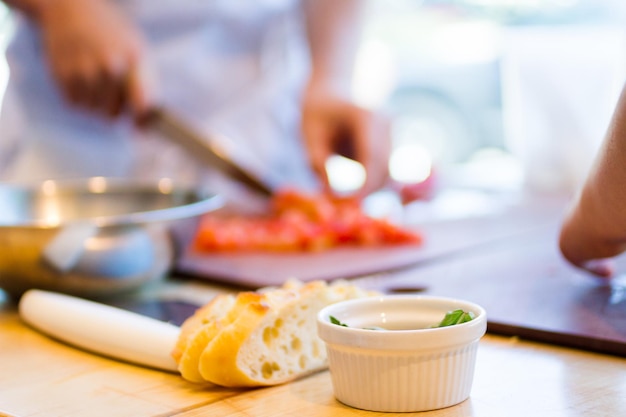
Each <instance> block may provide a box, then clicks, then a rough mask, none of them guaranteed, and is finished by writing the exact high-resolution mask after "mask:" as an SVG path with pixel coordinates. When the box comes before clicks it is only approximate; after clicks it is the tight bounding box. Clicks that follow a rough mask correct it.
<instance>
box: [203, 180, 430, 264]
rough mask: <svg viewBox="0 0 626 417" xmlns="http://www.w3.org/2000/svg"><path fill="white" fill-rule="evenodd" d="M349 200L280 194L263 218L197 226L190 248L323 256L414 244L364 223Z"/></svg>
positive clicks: (415, 239)
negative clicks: (349, 248)
mask: <svg viewBox="0 0 626 417" xmlns="http://www.w3.org/2000/svg"><path fill="white" fill-rule="evenodd" d="M359 203H360V202H359V201H358V200H356V199H354V198H337V197H332V196H328V195H310V194H304V193H301V192H297V191H294V190H284V191H281V192H279V193H277V194H276V195H275V196H274V197H273V199H272V204H271V207H272V211H271V213H270V214H269V215H268V216H266V217H243V216H234V217H219V216H217V215H213V214H208V215H206V216H205V217H204V218H203V219H202V222H201V223H200V227H199V230H198V233H197V236H196V241H195V243H196V247H197V248H198V249H200V250H204V251H250V250H256V251H272V252H287V251H310V252H312V251H323V250H327V249H330V248H333V247H337V246H343V245H356V246H380V245H398V244H420V243H421V242H422V237H421V235H420V234H419V233H417V232H415V231H410V230H407V229H403V228H401V227H398V226H396V225H394V224H392V223H390V222H388V221H385V220H380V219H374V218H371V217H368V216H367V215H366V214H365V213H364V212H363V211H362V210H361V207H360V204H359Z"/></svg>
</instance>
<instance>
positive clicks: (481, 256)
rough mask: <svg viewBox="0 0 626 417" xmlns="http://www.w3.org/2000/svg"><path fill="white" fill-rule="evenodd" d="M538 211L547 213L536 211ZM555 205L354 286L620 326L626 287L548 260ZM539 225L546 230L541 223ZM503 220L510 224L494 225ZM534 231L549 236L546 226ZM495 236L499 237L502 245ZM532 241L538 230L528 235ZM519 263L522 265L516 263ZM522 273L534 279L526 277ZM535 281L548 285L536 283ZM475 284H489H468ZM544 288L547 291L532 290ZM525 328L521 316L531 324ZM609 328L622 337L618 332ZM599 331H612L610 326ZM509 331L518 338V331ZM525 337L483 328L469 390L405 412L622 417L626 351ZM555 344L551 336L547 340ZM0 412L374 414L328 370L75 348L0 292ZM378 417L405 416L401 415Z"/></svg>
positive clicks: (478, 226) (177, 294)
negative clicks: (168, 359) (276, 374)
mask: <svg viewBox="0 0 626 417" xmlns="http://www.w3.org/2000/svg"><path fill="white" fill-rule="evenodd" d="M530 207H534V208H535V209H536V208H537V207H538V206H537V205H536V204H532V205H530ZM540 211H541V213H543V214H545V213H548V211H547V210H545V209H541V210H540ZM560 212H561V206H559V205H557V206H555V207H554V209H552V210H551V211H550V213H549V215H548V216H547V219H548V220H550V221H548V222H543V221H540V220H542V219H546V217H545V216H543V217H542V216H540V217H537V216H534V215H533V216H529V215H528V214H529V213H531V214H532V211H529V210H528V209H525V210H524V216H525V218H526V219H527V220H524V221H523V222H522V221H519V219H520V217H519V216H518V217H514V216H512V215H511V214H510V212H507V213H504V212H503V213H502V214H501V215H499V217H498V216H495V215H493V214H491V215H490V216H492V217H491V219H492V220H493V221H489V220H488V221H487V223H488V224H490V225H491V227H490V228H491V229H493V230H494V231H497V232H498V233H497V235H496V234H494V235H493V236H495V238H497V240H493V243H494V244H492V245H485V242H480V247H481V248H482V249H481V250H471V251H469V250H468V251H465V250H464V251H463V253H462V255H464V256H459V253H456V255H455V256H447V257H446V256H439V257H438V258H436V257H433V258H432V259H430V260H428V261H427V262H422V263H421V264H418V265H415V266H413V267H411V268H409V269H405V270H402V271H394V272H393V273H388V274H378V275H375V276H370V277H362V278H358V279H357V280H358V281H360V283H361V284H363V285H364V286H372V287H377V288H383V289H384V287H385V286H387V287H389V288H391V287H395V288H396V290H397V289H399V288H402V287H408V288H409V289H413V290H416V289H419V288H418V287H420V286H423V287H424V288H425V292H427V293H429V292H430V293H434V294H437V295H456V296H462V295H463V294H464V295H465V296H466V297H470V298H471V299H472V300H476V301H479V303H481V304H490V305H488V306H487V307H489V308H487V312H488V317H489V313H490V310H491V312H492V313H493V314H492V316H493V318H494V319H501V318H503V319H507V318H515V319H516V320H517V317H512V314H509V316H511V317H508V316H507V314H508V313H507V311H508V310H501V309H500V305H499V304H497V303H495V302H494V301H498V300H503V301H505V307H506V297H503V296H504V295H508V298H509V299H510V300H515V303H513V302H512V301H508V303H510V305H511V306H514V305H516V306H518V307H519V308H517V309H515V310H514V311H513V313H515V314H518V313H519V314H523V315H524V317H526V314H527V312H528V311H537V310H536V309H534V308H533V309H532V310H529V309H528V308H527V307H529V306H531V304H532V303H531V302H530V301H531V300H538V301H539V302H540V303H541V305H552V304H551V303H552V302H554V303H555V305H556V306H560V310H558V311H561V312H567V311H570V310H567V308H570V307H571V306H572V305H573V304H572V303H574V304H575V305H576V306H577V307H581V309H579V310H577V311H579V312H582V313H581V314H583V313H584V314H583V315H577V316H576V317H583V318H584V317H592V318H594V319H597V320H601V319H602V318H603V317H608V318H610V319H611V320H612V321H603V322H601V323H603V324H605V325H607V324H610V323H618V324H620V323H623V322H624V321H623V320H624V318H623V315H624V314H626V310H625V308H624V307H626V301H625V300H626V297H624V296H623V295H624V294H626V291H622V289H623V288H626V286H625V287H621V286H619V287H618V286H615V287H613V289H612V291H613V292H606V291H604V289H603V288H604V287H602V288H596V287H594V286H591V285H589V284H588V282H589V281H587V278H586V277H579V276H574V275H572V273H571V271H569V270H566V269H563V268H566V266H564V265H562V264H561V263H559V262H557V260H556V259H555V256H556V254H555V253H553V252H552V251H553V249H554V248H552V247H551V246H550V242H551V240H552V239H553V237H551V236H552V235H551V234H550V233H552V232H553V231H554V222H553V221H552V220H554V219H555V217H554V216H555V214H556V215H558V214H559V213H560ZM496 218H498V219H500V220H501V221H500V223H498V222H496V221H495V219H496ZM483 219H484V217H483ZM544 223H545V224H546V227H547V228H546V229H543V226H542V225H544ZM482 224H484V223H476V222H472V223H471V224H470V225H471V226H472V228H471V229H467V230H466V232H468V233H467V234H468V235H469V236H475V235H476V232H475V231H476V230H483V231H484V233H483V235H486V231H488V230H487V229H486V228H485V227H484V226H482ZM511 224H513V225H514V226H515V230H513V229H506V228H503V227H504V226H506V225H511ZM503 225H504V226H503ZM525 225H533V226H542V227H541V228H539V229H541V230H539V232H538V233H539V234H534V232H533V233H531V234H530V235H528V236H529V239H520V236H522V235H521V234H520V233H518V229H520V230H521V229H525V228H526V226H525ZM455 230H457V234H459V235H462V234H463V230H458V228H456V225H455ZM543 230H547V231H549V232H550V233H547V234H546V233H544V232H543ZM469 232H471V233H469ZM513 232H515V233H513ZM479 234H480V233H479ZM506 236H510V237H506ZM504 237H506V242H509V244H507V245H504V244H503V242H504V241H503V240H502V239H503V238H504ZM535 237H538V238H539V240H538V241H537V242H536V241H535V240H534V239H535ZM495 238H494V239H495ZM546 239H548V240H546ZM483 240H484V239H483ZM524 242H525V243H524ZM496 248H497V250H496ZM487 255H489V256H487ZM496 255H497V256H496ZM518 255H519V256H518ZM494 256H495V258H494ZM524 256H526V257H527V258H530V261H528V260H527V259H526V258H524ZM494 259H495V261H494ZM527 266H531V267H532V268H529V269H524V268H526V267H527ZM625 268H626V267H625ZM513 269H514V270H515V271H514V272H515V273H514V274H508V272H507V271H509V270H513ZM555 271H556V272H555ZM528 276H535V277H539V278H541V279H534V280H528V279H527V277H528ZM500 277H502V279H500ZM542 277H543V278H542ZM544 278H545V279H546V280H548V279H551V280H552V281H546V283H549V284H544V283H543V281H542V279H544ZM507 280H508V281H507ZM558 280H561V281H558ZM481 282H484V283H485V284H486V285H485V286H484V287H485V288H487V289H490V290H491V292H489V291H487V292H485V291H480V292H479V291H478V290H479V289H480V288H481V286H480V285H479V284H480V283H481ZM468 283H473V284H472V285H473V286H472V287H471V288H470V287H467V284H468ZM549 288H556V289H559V288H571V289H575V290H576V292H571V293H570V295H569V296H559V295H558V294H557V296H550V294H547V291H543V289H549ZM239 289H241V288H240V287H239V288H238V287H232V286H225V285H220V284H217V283H215V282H210V281H209V280H206V279H192V278H189V277H186V278H181V277H178V278H171V279H168V280H166V281H165V282H162V283H158V284H155V285H154V286H153V287H150V288H147V289H146V290H145V291H143V292H142V293H141V294H140V295H141V297H139V298H142V297H143V298H144V299H146V300H149V299H152V298H155V297H156V298H158V299H162V300H166V299H170V300H185V301H187V302H190V303H193V304H196V305H201V304H203V303H205V302H207V301H208V300H209V299H210V298H212V297H213V296H214V295H215V294H217V293H221V292H225V291H237V290H239ZM600 289H602V291H604V292H602V291H599V290H600ZM454 291H457V292H458V294H455V292H454ZM620 291H621V292H620ZM544 292H545V293H546V294H545V295H542V294H543V293H544ZM605 292H606V294H605ZM581 294H582V295H585V294H587V295H588V294H591V295H594V298H593V300H592V301H593V302H594V303H595V304H592V303H591V301H590V300H589V297H587V296H585V297H581ZM620 294H621V295H620ZM566 295H567V294H566ZM605 295H606V296H605ZM481 297H484V298H482V299H481ZM522 297H526V298H522ZM542 297H543V298H545V300H544V299H543V298H542ZM568 297H569V298H568ZM597 303H604V304H602V305H601V307H602V308H599V309H596V310H592V309H589V308H588V306H590V305H596V304H597ZM558 311H557V313H558ZM572 311H573V310H572ZM187 313H188V311H187ZM503 313H504V314H503ZM591 313H594V315H590V314H591ZM595 313H598V314H595ZM546 314H547V313H546ZM546 314H543V313H541V314H538V315H534V316H533V319H534V318H535V317H536V318H537V319H539V320H541V319H542V318H543V317H549V316H547V315H546ZM585 314H586V315H585ZM569 317H574V316H573V315H571V316H569ZM553 321H554V320H553ZM516 323H517V322H514V323H513V324H516ZM505 324H510V323H505ZM552 324H553V327H552V328H547V329H545V330H546V331H544V332H543V333H541V334H548V333H550V334H552V333H555V332H557V333H558V332H559V331H560V330H562V329H561V326H562V323H561V322H560V321H559V322H555V323H552ZM565 324H566V325H568V324H567V323H565ZM533 325H534V324H533V323H531V327H532V326H533ZM594 326H595V325H594ZM512 328H516V326H513V327H512ZM583 330H585V331H586V330H587V329H583ZM609 330H611V331H617V333H618V336H622V335H623V331H624V328H623V327H622V328H617V327H615V328H611V329H609ZM607 334H608V335H609V336H613V334H612V333H607ZM520 335H521V336H522V337H521V338H520V337H518V336H520ZM527 335H532V332H528V334H524V333H521V334H518V335H517V336H515V335H514V336H511V335H502V334H499V335H498V334H495V333H494V332H488V334H487V335H486V336H485V337H484V338H483V339H482V340H481V342H480V345H479V350H478V359H477V364H476V370H475V376H474V385H473V388H472V392H471V396H470V398H469V399H467V400H466V401H464V402H462V403H461V404H458V405H456V406H453V407H449V408H446V409H441V410H436V411H431V412H425V413H416V414H417V415H420V416H442V417H443V416H446V417H492V416H493V417H502V416H507V417H518V416H519V417H522V416H523V417H527V416H533V417H544V416H545V417H576V416H585V417H594V416H597V417H605V416H624V415H626V359H625V358H624V357H626V351H624V352H622V354H621V355H620V352H614V353H617V354H606V353H602V352H599V351H592V349H576V348H572V347H568V346H566V345H559V343H555V344H550V343H541V342H537V341H533V340H529V338H528V337H527ZM535 340H536V339H535ZM555 340H556V341H557V342H558V339H555ZM585 340H586V339H585ZM611 346H617V347H616V349H618V350H619V349H621V346H625V345H622V344H617V345H611ZM625 349H626V348H625ZM5 415H6V416H20V417H31V416H46V417H56V416H59V417H61V416H62V417H74V416H76V417H78V416H80V417H83V416H89V417H97V416H107V417H109V416H115V417H125V416H128V417H131V416H132V417H138V416H149V417H161V416H254V417H269V416H294V415H297V416H299V417H307V416H320V417H325V416H328V417H330V416H332V417H342V416H346V417H347V416H370V415H377V413H372V412H367V411H362V410H357V409H354V408H350V407H347V406H345V405H343V404H341V403H340V402H338V401H337V400H336V399H335V398H334V396H333V391H332V385H331V379H330V375H329V373H328V371H323V372H319V373H317V374H314V375H311V376H309V377H306V378H303V379H300V380H298V381H295V382H292V383H289V384H285V385H281V386H275V387H269V388H261V389H245V390H234V389H225V388H219V387H215V386H210V385H198V384H193V383H189V382H186V381H185V380H183V379H182V378H181V377H180V376H178V375H176V374H173V373H167V372H163V371H158V370H153V369H149V368H144V367H140V366H137V365H133V364H128V363H123V362H120V361H116V360H113V359H110V358H107V357H103V356H99V355H96V354H94V353H91V352H87V351H83V350H80V349H77V348H75V347H73V346H69V345H67V344H65V343H62V342H60V341H57V340H54V339H52V338H50V337H47V336H46V335H44V334H42V333H40V332H38V331H36V330H34V329H32V328H31V327H29V326H28V325H26V324H25V323H24V322H23V321H22V320H21V319H20V317H19V316H18V313H17V309H16V305H15V304H14V303H12V302H11V301H10V300H8V299H7V298H6V297H5V296H4V294H3V293H2V291H0V416H5ZM380 415H383V416H384V415H388V416H393V415H397V416H406V415H411V413H399V414H396V413H381V414H380Z"/></svg>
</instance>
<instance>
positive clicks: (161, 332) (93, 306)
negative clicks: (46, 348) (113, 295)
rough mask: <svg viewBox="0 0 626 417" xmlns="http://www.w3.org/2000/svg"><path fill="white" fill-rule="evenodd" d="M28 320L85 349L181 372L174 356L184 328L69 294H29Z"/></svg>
mask: <svg viewBox="0 0 626 417" xmlns="http://www.w3.org/2000/svg"><path fill="white" fill-rule="evenodd" d="M18 308H19V314H20V317H21V318H22V320H24V321H25V322H26V323H28V324H29V325H30V326H32V327H34V328H35V329H37V330H39V331H41V332H43V333H45V334H47V335H49V336H52V337H54V338H56V339H59V340H61V341H63V342H66V343H69V344H71V345H74V346H78V347H80V348H83V349H86V350H89V351H92V352H96V353H99V354H101V355H105V356H109V357H111V358H115V359H121V360H123V361H126V362H131V363H135V364H139V365H143V366H148V367H151V368H157V369H161V370H165V371H169V372H178V370H177V367H176V362H175V361H174V359H173V358H172V357H171V355H170V352H171V351H172V348H173V347H174V345H175V344H176V341H177V339H178V335H179V333H180V328H179V327H177V326H175V325H173V324H170V323H165V322H162V321H159V320H156V319H152V318H149V317H146V316H142V315H140V314H137V313H133V312H130V311H126V310H122V309H120V308H116V307H111V306H108V305H104V304H100V303H96V302H93V301H88V300H85V299H82V298H77V297H73V296H69V295H65V294H59V293H54V292H49V291H42V290H28V291H27V292H26V293H24V295H23V296H22V298H21V300H20V302H19V307H18Z"/></svg>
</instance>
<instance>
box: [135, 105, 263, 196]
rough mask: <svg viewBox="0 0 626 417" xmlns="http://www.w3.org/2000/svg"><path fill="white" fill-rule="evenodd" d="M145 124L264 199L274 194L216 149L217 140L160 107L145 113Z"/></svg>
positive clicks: (199, 160) (261, 182)
mask: <svg viewBox="0 0 626 417" xmlns="http://www.w3.org/2000/svg"><path fill="white" fill-rule="evenodd" d="M145 122H146V124H147V126H149V127H151V128H152V129H154V130H155V131H156V132H158V133H160V134H161V135H162V136H163V137H165V138H167V139H170V140H172V141H174V142H175V143H176V144H178V145H179V146H181V147H182V148H183V149H185V150H186V151H187V153H188V154H189V155H190V156H192V157H194V158H195V159H196V160H198V162H200V163H201V164H203V165H206V166H211V167H213V168H215V169H218V170H219V171H221V172H222V173H224V174H226V175H227V176H228V177H230V178H232V179H234V180H236V181H238V182H240V183H242V184H244V185H246V186H247V187H248V188H250V189H252V190H254V191H256V192H258V193H260V194H263V195H264V196H271V195H272V194H273V187H272V186H271V185H270V184H268V183H267V182H266V181H262V180H261V179H259V178H257V177H256V176H255V175H253V174H251V173H250V172H249V171H248V170H246V169H245V168H244V167H242V166H240V165H238V164H236V163H235V162H234V161H233V160H232V159H231V158H229V157H228V155H227V154H226V152H224V151H223V150H221V149H219V147H218V146H217V141H215V140H212V139H213V138H212V137H209V136H206V137H205V136H203V135H201V134H200V133H198V132H196V131H195V130H193V129H192V128H191V127H190V126H189V125H188V124H187V123H186V122H184V121H183V120H181V119H180V118H179V117H178V116H176V115H174V114H173V113H172V112H170V111H168V110H166V109H163V108H154V109H152V110H150V111H149V112H148V115H147V116H146V120H145Z"/></svg>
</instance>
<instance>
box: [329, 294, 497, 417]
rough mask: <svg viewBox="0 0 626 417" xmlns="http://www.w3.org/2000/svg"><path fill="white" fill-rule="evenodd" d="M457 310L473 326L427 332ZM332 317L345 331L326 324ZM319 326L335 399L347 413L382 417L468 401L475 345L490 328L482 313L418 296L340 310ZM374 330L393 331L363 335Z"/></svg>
mask: <svg viewBox="0 0 626 417" xmlns="http://www.w3.org/2000/svg"><path fill="white" fill-rule="evenodd" d="M456 309H463V310H465V311H471V312H472V313H473V314H474V315H475V318H474V319H473V320H471V321H469V322H466V323H463V324H457V325H453V326H449V327H437V328H430V326H432V325H436V324H438V323H439V322H440V321H441V319H442V318H443V317H444V316H445V314H446V313H447V312H448V311H452V310H456ZM330 316H333V317H335V318H336V319H338V320H339V321H341V322H342V323H345V324H347V325H348V327H344V326H340V325H337V324H333V323H331V321H330ZM317 322H318V333H319V336H320V338H321V339H322V340H323V341H324V342H325V343H326V349H327V352H328V361H329V368H330V373H331V378H332V384H333V389H334V393H335V397H336V398H337V399H338V400H339V401H341V402H342V403H344V404H346V405H349V406H351V407H355V408H360V409H364V410H370V411H387V412H416V411H426V410H435V409H439V408H444V407H449V406H452V405H455V404H458V403H460V402H462V401H464V400H465V399H467V398H468V397H469V395H470V391H471V387H472V380H473V377H474V367H475V362H476V351H477V348H478V341H479V340H480V338H481V337H482V336H483V335H484V334H485V331H486V328H487V316H486V313H485V310H484V309H483V308H482V307H480V306H479V305H476V304H473V303H470V302H467V301H463V300H457V299H452V298H445V297H434V296H421V295H386V296H377V297H369V298H363V299H355V300H349V301H343V302H339V303H336V304H332V305H330V306H328V307H326V308H324V309H322V310H321V311H320V312H319V314H318V320H317ZM373 326H377V327H382V328H385V329H390V330H367V329H363V328H364V327H373ZM398 328H400V329H402V330H395V329H398Z"/></svg>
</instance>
